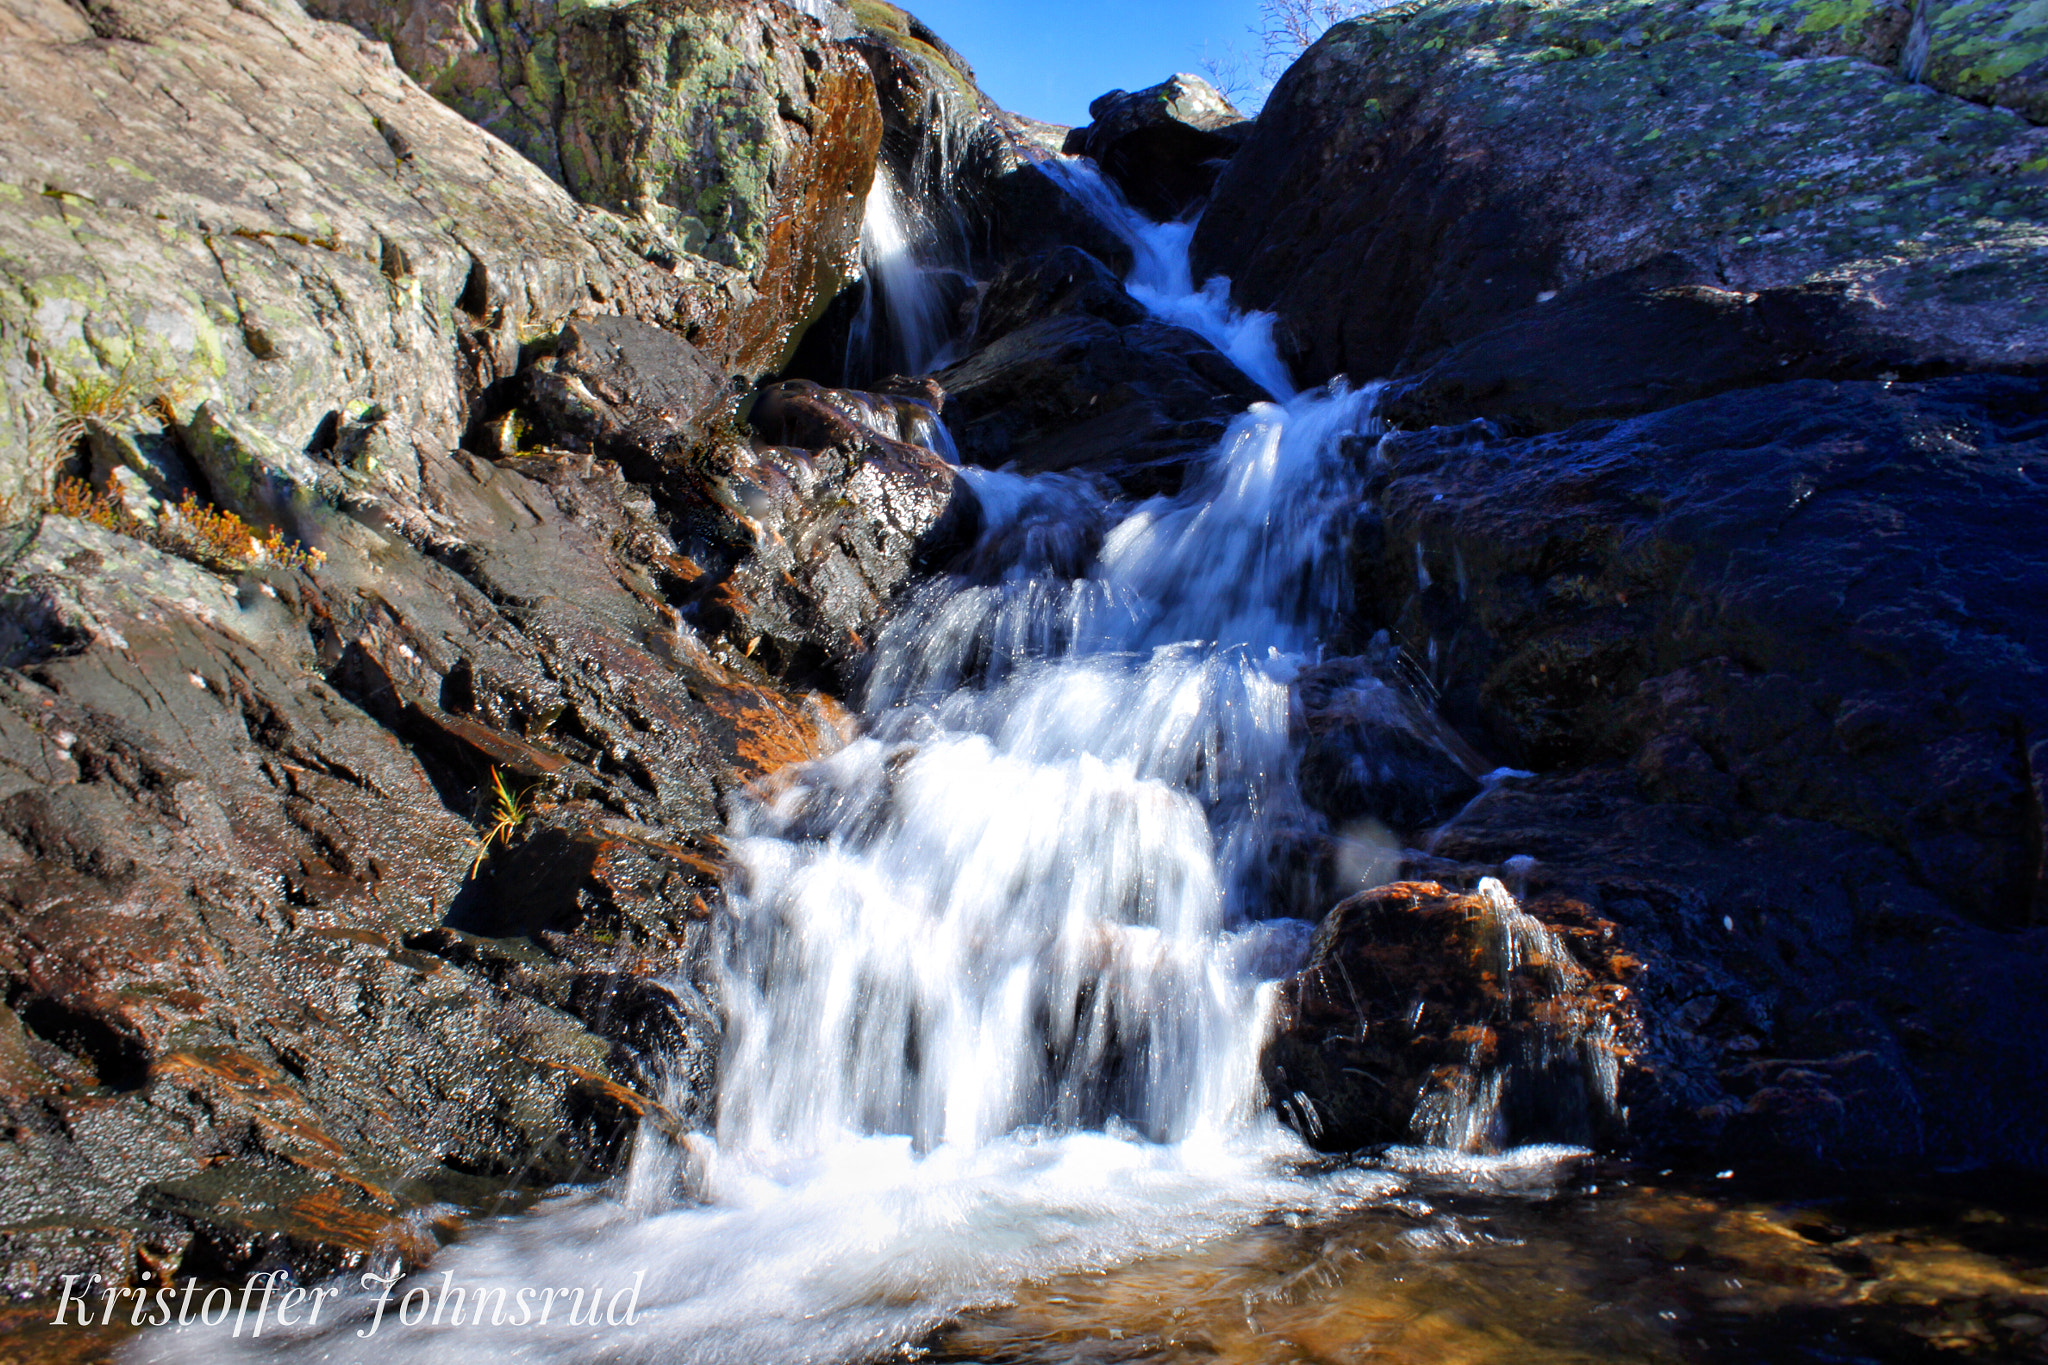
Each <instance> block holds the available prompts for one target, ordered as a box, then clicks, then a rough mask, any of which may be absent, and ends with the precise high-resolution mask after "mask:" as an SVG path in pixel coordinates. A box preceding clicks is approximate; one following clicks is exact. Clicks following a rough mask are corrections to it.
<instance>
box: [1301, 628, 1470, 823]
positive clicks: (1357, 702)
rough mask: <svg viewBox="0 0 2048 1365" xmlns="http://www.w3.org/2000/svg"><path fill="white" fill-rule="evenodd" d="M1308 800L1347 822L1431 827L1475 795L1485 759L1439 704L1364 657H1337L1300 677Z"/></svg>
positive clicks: (1332, 817)
mask: <svg viewBox="0 0 2048 1365" xmlns="http://www.w3.org/2000/svg"><path fill="white" fill-rule="evenodd" d="M1294 696H1295V703H1296V706H1297V707H1298V708H1299V716H1300V723H1301V728H1302V731H1303V740H1302V747H1301V768H1300V775H1299V780H1300V784H1301V794H1302V799H1303V800H1305V801H1307V802H1308V804H1309V805H1310V806H1311V807H1312V808H1313V809H1315V810H1317V811H1319V812H1321V813H1322V814H1323V815H1324V816H1325V817H1327V818H1328V819H1329V820H1330V821H1331V823H1332V824H1333V825H1336V826H1337V827H1339V828H1342V827H1343V826H1345V825H1346V824H1348V823H1349V822H1351V821H1354V820H1358V819H1362V818H1367V817H1369V818H1371V819H1374V820H1377V821H1379V822H1381V823H1382V824H1384V825H1387V826H1389V827H1391V828H1392V829H1394V830H1399V831H1403V832H1409V831H1419V830H1423V829H1427V828H1428V827H1430V826H1432V825H1434V824H1436V823H1437V822H1438V821H1440V820H1442V819H1444V818H1445V817H1447V816H1449V815H1451V814H1453V813H1454V812H1456V810H1457V809H1458V807H1460V806H1461V805H1463V804H1464V803H1465V802H1467V801H1469V800H1471V799H1472V797H1473V796H1475V795H1476V794H1477V793H1478V791H1479V781H1478V779H1479V776H1480V774H1481V773H1482V772H1483V771H1484V769H1483V766H1482V760H1481V759H1480V758H1479V756H1478V755H1477V754H1475V753H1473V752H1472V750H1471V747H1470V746H1469V745H1467V744H1466V743H1465V742H1464V741H1463V740H1461V739H1460V738H1459V737H1458V735H1457V733H1456V732H1455V731H1453V730H1452V729H1451V728H1450V727H1449V726H1448V725H1445V724H1444V723H1443V721H1442V719H1441V718H1440V717H1438V716H1437V714H1436V711H1435V709H1434V708H1433V707H1432V706H1431V705H1430V704H1429V703H1428V701H1427V700H1425V699H1424V698H1422V697H1418V696H1416V695H1415V694H1414V693H1413V692H1412V691H1410V690H1409V689H1408V688H1406V687H1404V686H1402V685H1401V684H1400V683H1399V682H1388V681H1386V680H1384V679H1382V678H1380V677H1378V676H1377V675H1376V674H1375V672H1374V670H1373V669H1371V668H1370V667H1369V666H1368V665H1367V664H1366V662H1365V661H1364V660H1362V659H1332V660H1330V661H1329V662H1327V663H1322V664H1317V665H1315V666H1314V667H1312V668H1308V669H1305V670H1303V671H1302V673H1301V675H1300V676H1299V677H1298V678H1297V679H1296V680H1295V685H1294Z"/></svg>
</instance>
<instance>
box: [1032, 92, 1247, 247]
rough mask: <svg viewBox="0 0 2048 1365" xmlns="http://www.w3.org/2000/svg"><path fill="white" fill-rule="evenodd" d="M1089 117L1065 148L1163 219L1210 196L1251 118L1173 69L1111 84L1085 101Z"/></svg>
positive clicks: (1070, 136) (1148, 212)
mask: <svg viewBox="0 0 2048 1365" xmlns="http://www.w3.org/2000/svg"><path fill="white" fill-rule="evenodd" d="M1088 116H1089V118H1091V119H1092V120H1094V121H1093V122H1092V123H1090V124H1088V125H1087V126H1086V127H1083V128H1076V129H1074V130H1073V131H1072V132H1070V133H1068V134H1067V138H1066V143H1065V146H1064V148H1063V150H1064V151H1065V152H1066V153H1067V154H1068V155H1069V156H1085V157H1089V158H1091V159H1093V160H1094V162H1095V164H1096V165H1098V166H1100V167H1102V173H1103V174H1104V175H1105V176H1107V177H1108V178H1109V179H1110V180H1111V181H1113V182H1114V183H1115V184H1116V186H1117V187H1118V188H1119V189H1121V190H1122V191H1123V192H1124V196H1125V197H1126V198H1127V199H1129V200H1130V201H1131V203H1132V204H1133V205H1135V206H1136V207H1138V208H1139V209H1142V210H1143V211H1144V212H1145V213H1146V214H1148V215H1149V216H1151V217H1153V218H1156V219H1159V220H1161V221H1169V220H1171V219H1174V218H1178V217H1180V216H1181V215H1182V214H1183V213H1185V212H1186V211H1187V210H1188V209H1190V208H1192V207H1193V206H1194V205H1195V204H1196V203H1198V202H1199V201H1201V200H1202V199H1205V198H1206V197H1207V196H1208V194H1209V191H1210V190H1211V189H1212V188H1214V186H1215V184H1216V177H1217V175H1218V173H1219V172H1221V170H1222V169H1223V164H1224V162H1226V161H1228V160H1229V159H1230V157H1231V154H1232V153H1234V152H1236V151H1237V149H1238V147H1240V146H1241V145H1242V144H1243V143H1244V140H1245V138H1246V137H1247V136H1249V135H1250V133H1251V121H1250V120H1248V119H1247V118H1245V116H1244V115H1243V114H1240V113H1239V112H1238V111H1237V108H1236V106H1234V105H1232V104H1231V102H1230V101H1229V100H1228V99H1226V98H1225V97H1224V96H1223V94H1222V92H1220V91H1218V90H1217V89H1216V87H1215V86H1213V85H1211V84H1209V82H1207V81H1205V80H1203V79H1202V78H1201V77H1200V76H1190V75H1187V74H1185V73H1182V74H1180V75H1174V76H1168V77H1167V78H1166V79H1165V80H1163V81H1161V82H1160V83H1159V84H1157V85H1153V86H1147V87H1146V88H1145V89H1143V90H1112V91H1110V92H1109V93H1108V94H1106V95H1102V96H1100V97H1098V98H1097V99H1096V100H1095V102H1094V103H1092V104H1090V105H1089V106H1088Z"/></svg>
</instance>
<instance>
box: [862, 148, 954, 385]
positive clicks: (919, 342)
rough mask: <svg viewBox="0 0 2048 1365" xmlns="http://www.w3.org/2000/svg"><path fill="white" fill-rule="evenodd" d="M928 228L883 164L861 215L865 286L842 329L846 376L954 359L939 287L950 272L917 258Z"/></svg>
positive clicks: (925, 370) (903, 370) (950, 324)
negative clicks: (857, 307) (844, 330)
mask: <svg viewBox="0 0 2048 1365" xmlns="http://www.w3.org/2000/svg"><path fill="white" fill-rule="evenodd" d="M927 232H928V229H927V228H926V227H925V225H923V224H921V223H920V222H919V221H918V216H917V214H916V212H915V210H913V209H911V208H909V207H907V206H906V205H905V204H904V202H903V199H902V196H901V195H900V194H899V193H898V192H897V189H896V183H895V180H894V179H893V177H892V175H891V173H890V170H889V167H888V163H886V162H884V163H883V164H881V165H880V166H878V167H876V169H875V183H874V185H873V187H872V188H871V189H870V190H869V191H868V197H867V206H866V210H865V212H864V214H863V216H862V218H861V229H860V260H861V274H862V277H863V278H864V280H865V282H866V287H865V291H864V292H863V294H862V295H861V302H860V311H859V312H858V313H856V314H855V315H854V319H853V324H852V327H851V328H850V329H849V331H848V333H847V343H846V360H845V373H846V376H847V378H848V379H849V381H852V382H859V383H865V382H871V381H873V380H875V379H878V378H880V377H882V376H883V375H888V374H904V375H916V374H929V373H931V372H932V371H933V370H935V369H939V368H941V367H942V366H944V365H946V364H949V363H950V362H951V361H952V360H953V359H954V358H955V357H954V356H953V354H952V352H953V351H954V350H955V349H956V348H957V345H958V335H957V334H958V332H959V330H960V329H959V326H958V323H957V321H956V319H955V318H954V317H953V315H952V308H951V306H950V303H949V295H948V291H947V289H946V287H945V286H946V284H947V282H948V280H949V279H954V278H955V272H950V271H946V270H942V269H939V268H936V267H934V266H932V265H931V264H929V263H927V262H925V261H922V260H920V259H919V252H918V250H917V244H918V239H919V237H920V235H922V234H925V233H927ZM956 292H957V291H956Z"/></svg>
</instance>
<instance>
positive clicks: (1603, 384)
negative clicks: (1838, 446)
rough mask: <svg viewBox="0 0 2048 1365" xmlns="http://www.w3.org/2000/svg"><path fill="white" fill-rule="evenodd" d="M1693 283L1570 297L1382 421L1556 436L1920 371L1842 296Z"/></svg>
mask: <svg viewBox="0 0 2048 1365" xmlns="http://www.w3.org/2000/svg"><path fill="white" fill-rule="evenodd" d="M1689 274H1690V270H1689V268H1688V267H1687V265H1686V264H1685V262H1684V261H1683V259H1682V258H1680V257H1678V256H1676V255H1666V256H1661V257H1658V258H1657V259H1655V260H1652V261H1648V262H1645V263H1644V264H1643V265H1640V266H1637V267H1635V268H1633V269H1630V270H1624V271H1619V272H1617V273H1615V274H1613V275H1608V276H1604V277H1602V278H1601V279H1598V280H1595V281H1593V282H1592V283H1590V284H1586V285H1581V286H1580V287H1579V288H1577V289H1573V290H1569V291H1567V292H1566V293H1564V294H1561V295H1559V296H1558V297H1557V298H1555V299H1554V300H1550V301H1547V302H1543V303H1540V304H1538V305H1537V306H1536V307H1535V308H1532V309H1528V310H1525V311H1524V312H1521V313H1518V314H1516V315H1515V316H1514V317H1513V318H1511V319H1509V320H1508V321H1507V322H1505V323H1503V324H1502V325H1501V326H1499V327H1498V328H1496V329H1494V330H1493V331H1490V332H1486V333H1484V334H1482V335H1480V336H1477V337H1474V338H1473V339H1471V340H1470V341H1466V342H1461V343H1460V344H1459V345H1457V346H1454V347H1452V348H1451V349H1450V350H1449V351H1448V352H1446V353H1445V354H1444V355H1443V356H1442V357H1441V358H1439V359H1438V360H1436V361H1435V362H1433V363H1432V364H1431V365H1430V366H1429V368H1428V369H1426V370H1424V371H1423V372H1422V373H1421V374H1420V375H1418V376H1416V377H1415V378H1414V379H1413V380H1411V381H1408V382H1405V383H1397V384H1396V385H1395V386H1394V387H1393V388H1392V389H1391V390H1390V391H1389V392H1388V394H1387V397H1386V399H1385V401H1384V402H1383V403H1382V404H1381V407H1380V412H1381V414H1382V415H1383V416H1385V417H1386V418H1387V419H1388V420H1389V421H1392V422H1396V423H1399V424H1401V425H1403V426H1416V427H1424V426H1436V425H1440V424H1444V423H1450V422H1459V421H1465V420H1468V419H1470V418H1474V417H1483V418H1487V419H1489V420H1492V421H1494V422H1498V423H1499V424H1501V425H1502V426H1503V427H1504V428H1505V429H1507V430H1508V431H1510V432H1516V433H1526V432H1534V431H1552V430H1555V429H1557V428H1559V427H1566V426H1570V425H1571V424H1572V423H1574V422H1581V421H1586V420H1589V419H1592V418H1599V417H1628V416H1633V415H1634V414H1636V413H1639V412H1653V411H1655V410H1656V409H1658V408H1664V407H1672V406H1675V405H1676V404H1679V403H1685V402H1690V401H1691V400H1693V399H1695V398H1702V397H1705V396H1707V395H1709V394H1714V393H1720V392H1723V391H1725V390H1728V389H1738V388H1747V387H1750V386H1752V385H1757V384H1774V383H1782V382H1784V381H1786V380H1790V379H1800V378H1808V377H1827V376H1832V375H1854V374H1876V373H1878V372H1879V371H1882V370H1887V369H1890V370H1902V371H1903V370H1911V369H1913V368H1914V367H1915V360H1916V357H1915V356H1914V354H1913V352H1912V350H1911V349H1910V348H1908V347H1905V346H1902V345H1899V344H1898V343H1896V342H1895V341H1893V340H1890V339H1887V338H1886V337H1884V336H1882V335H1881V334H1877V333H1875V332H1873V331H1871V329H1869V328H1868V327H1866V326H1864V325H1863V324H1862V323H1861V322H1859V321H1858V320H1857V318H1856V317H1855V316H1854V313H1853V310H1852V309H1851V307H1850V305H1849V302H1848V300H1847V298H1846V297H1845V291H1844V287H1843V286H1841V285H1838V284H1813V285H1797V286H1792V287H1788V288H1784V289H1768V290H1764V291H1761V292H1756V293H1752V292H1746V291H1743V290H1735V289H1726V288H1722V287H1720V286H1718V285H1708V284H1694V283H1689V282H1687V277H1688V275H1689Z"/></svg>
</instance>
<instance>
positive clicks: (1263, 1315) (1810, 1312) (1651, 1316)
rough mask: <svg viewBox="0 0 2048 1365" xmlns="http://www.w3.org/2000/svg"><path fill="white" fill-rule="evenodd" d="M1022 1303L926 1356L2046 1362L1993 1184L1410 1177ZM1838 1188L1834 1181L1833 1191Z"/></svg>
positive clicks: (1055, 1283) (1538, 1363) (2010, 1217)
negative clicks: (1781, 1192) (1792, 1188)
mask: <svg viewBox="0 0 2048 1365" xmlns="http://www.w3.org/2000/svg"><path fill="white" fill-rule="evenodd" d="M1408 1179H1409V1185H1408V1189H1407V1193H1406V1196H1405V1197H1403V1198H1401V1199H1398V1200H1395V1201H1392V1202H1390V1203H1388V1204H1384V1205H1381V1206H1377V1207H1374V1208H1370V1209H1365V1210H1361V1211H1358V1212H1356V1213H1352V1214H1348V1215H1342V1216H1339V1217H1335V1218H1330V1219H1323V1220H1311V1221H1306V1222H1304V1221H1300V1220H1294V1219H1285V1218H1280V1219H1272V1220H1268V1221H1266V1222H1265V1223H1263V1224H1261V1225H1260V1226H1259V1227H1257V1228H1254V1229H1250V1230H1247V1231H1245V1232H1243V1233H1239V1234H1236V1235H1233V1236H1229V1237H1223V1238H1218V1239H1215V1240H1213V1241H1210V1242H1207V1243H1205V1244H1203V1245H1202V1246H1200V1247H1197V1248H1194V1249H1192V1250H1190V1251H1187V1252H1184V1253H1180V1254H1176V1255H1172V1256H1163V1257H1153V1258H1148V1259H1145V1260H1141V1261H1137V1262H1135V1263H1133V1264H1131V1265H1128V1266H1125V1267H1122V1268H1120V1269H1117V1270H1114V1271H1110V1272H1108V1273H1105V1274H1100V1275H1085V1276H1082V1275H1074V1276H1063V1277H1057V1278H1052V1279H1047V1280H1044V1281H1040V1282H1036V1283H1033V1284H1031V1285H1029V1286H1026V1287H1025V1288H1024V1289H1023V1290H1022V1291H1021V1292H1020V1293H1019V1295H1018V1296H1017V1298H1016V1301H1015V1302H1014V1303H1012V1304H1009V1305H1005V1306H1003V1307H1001V1308H998V1309H992V1310H988V1311H985V1312H981V1313H976V1314H971V1315H968V1316H965V1317H963V1318H961V1319H960V1320H959V1321H958V1322H956V1323H953V1324H950V1325H949V1326H948V1327H947V1328H945V1329H944V1330H942V1331H940V1332H937V1333H934V1334H933V1335H932V1336H931V1337H929V1338H927V1339H926V1341H925V1342H923V1343H921V1345H920V1348H919V1351H920V1355H921V1358H923V1359H927V1360H932V1361H938V1362H968V1361H974V1362H985V1363H986V1365H997V1362H1001V1363H1002V1365H1039V1363H1041V1362H1043V1365H1053V1362H1060V1363H1061V1365H1067V1363H1068V1362H1093V1361H1104V1362H1107V1361H1119V1362H1134V1363H1135V1362H1146V1363H1147V1365H1183V1363H1184V1362H1185V1363H1186V1365H1193V1363H1194V1362H1202V1363H1203V1365H1292V1363H1293V1362H1329V1365H1349V1363H1350V1362H1359V1363H1360V1365H1365V1363H1366V1362H1374V1363H1376V1365H1451V1363H1453V1362H1455V1363H1456V1365H1607V1363H1608V1362H1614V1363H1615V1365H1619V1362H1632V1363H1634V1362H1644V1363H1648V1362H1656V1363H1658V1365H1662V1363H1663V1362H1670V1363H1671V1365H1709V1363H1711V1365H1723V1363H1724V1362H1725V1363H1727V1365H1735V1363H1736V1362H1784V1363H1785V1365H1793V1363H1794V1362H1802V1363H1803V1362H1866V1361H1867V1362H1903V1361H1930V1362H1931V1361H1955V1360H1987V1361H1988V1360H2009V1361H2029V1360H2032V1361H2040V1360H2048V1209H2044V1207H2043V1205H2042V1203H2041V1201H2040V1198H2039V1194H2038V1191H2033V1192H2029V1193H2027V1194H2025V1195H2017V1196H2016V1192H2015V1190H2014V1188H2013V1187H2011V1186H2008V1185H2005V1184H2003V1183H2002V1182H1997V1181H1992V1180H1987V1179H1981V1178H1980V1179H1979V1180H1977V1181H1974V1182H1960V1181H1950V1182H1945V1183H1943V1182H1928V1183H1923V1184H1920V1185H1918V1186H1912V1185H1899V1184H1896V1183H1892V1182H1886V1183H1885V1184H1883V1185H1880V1186H1873V1187H1872V1188H1869V1189H1865V1190H1862V1191H1859V1192H1854V1193H1844V1192H1842V1191H1840V1190H1839V1189H1837V1190H1834V1191H1830V1190H1828V1189H1827V1183H1828V1182H1826V1181H1824V1180H1822V1179H1819V1178H1813V1179H1812V1180H1811V1182H1810V1183H1811V1184H1812V1185H1813V1186H1814V1188H1813V1189H1812V1191H1811V1192H1810V1194H1809V1196H1808V1197H1807V1198H1805V1199H1800V1200H1787V1199H1785V1198H1783V1197H1779V1198H1775V1199H1774V1198H1770V1197H1766V1196H1763V1195H1745V1194H1743V1193H1741V1192H1739V1191H1738V1190H1736V1189H1733V1188H1731V1187H1730V1186H1729V1185H1728V1184H1726V1183H1724V1182H1716V1181H1713V1180H1707V1181H1704V1182H1695V1181H1685V1180H1679V1181H1673V1180H1671V1179H1668V1178H1663V1177H1660V1176H1659V1175H1658V1174H1657V1173H1655V1172H1650V1171H1643V1170H1636V1169H1631V1168H1628V1167H1624V1166H1619V1165H1614V1164H1605V1163H1597V1162H1593V1163H1587V1164H1585V1165H1584V1166H1583V1168H1582V1169H1580V1170H1578V1171H1577V1172H1575V1173H1574V1174H1572V1175H1571V1176H1570V1177H1569V1178H1568V1179H1567V1180H1566V1181H1565V1182H1564V1183H1563V1184H1562V1186H1561V1188H1558V1189H1556V1190H1549V1189H1545V1188H1543V1187H1542V1186H1540V1185H1537V1186H1533V1187H1529V1188H1525V1189H1522V1190H1519V1191H1515V1190H1500V1191H1488V1190H1486V1189H1484V1188H1482V1186H1483V1183H1484V1182H1478V1183H1475V1182H1474V1181H1472V1180H1471V1179H1457V1178H1445V1177H1431V1176H1428V1175H1426V1174H1411V1175H1410V1176H1409V1177H1408ZM1836 1183H1837V1184H1839V1181H1838V1182H1836Z"/></svg>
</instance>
